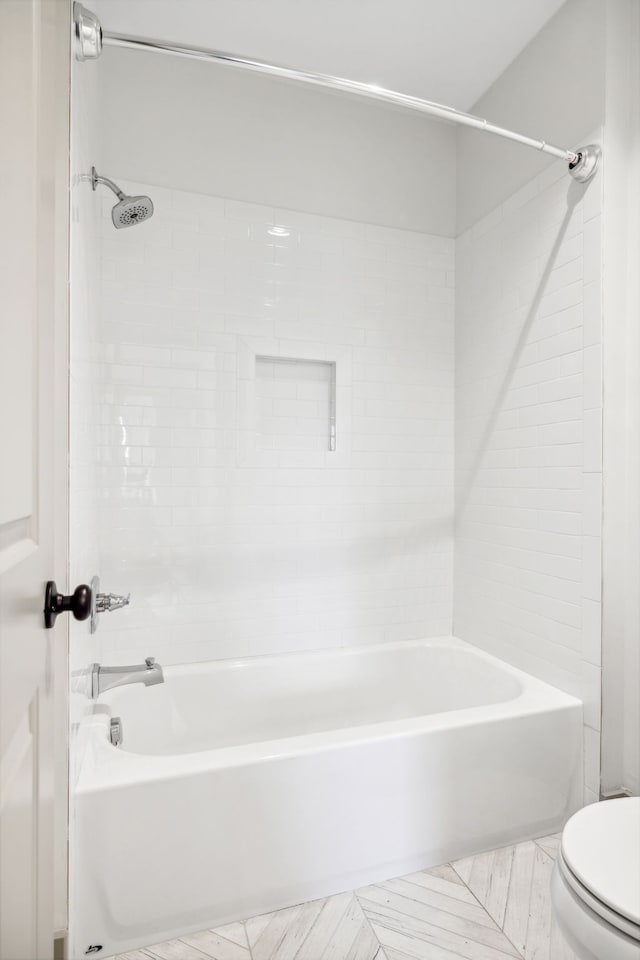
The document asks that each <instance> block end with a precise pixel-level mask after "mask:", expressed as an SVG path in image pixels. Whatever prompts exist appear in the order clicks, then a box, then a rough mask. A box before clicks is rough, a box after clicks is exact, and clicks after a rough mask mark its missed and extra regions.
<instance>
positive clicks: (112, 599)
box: [96, 593, 131, 613]
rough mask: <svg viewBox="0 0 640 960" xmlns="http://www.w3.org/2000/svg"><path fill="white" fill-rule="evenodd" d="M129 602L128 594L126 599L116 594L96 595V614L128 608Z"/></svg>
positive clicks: (129, 595) (129, 596)
mask: <svg viewBox="0 0 640 960" xmlns="http://www.w3.org/2000/svg"><path fill="white" fill-rule="evenodd" d="M130 602H131V594H130V593H128V594H127V595H126V597H125V596H123V595H121V594H118V593H97V594H96V613H111V611H112V610H120V609H121V608H122V607H128V606H129V603H130Z"/></svg>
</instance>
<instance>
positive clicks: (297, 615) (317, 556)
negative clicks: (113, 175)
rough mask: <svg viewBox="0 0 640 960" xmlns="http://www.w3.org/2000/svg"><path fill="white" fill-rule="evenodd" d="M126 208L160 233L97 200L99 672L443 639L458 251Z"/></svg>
mask: <svg viewBox="0 0 640 960" xmlns="http://www.w3.org/2000/svg"><path fill="white" fill-rule="evenodd" d="M123 188H124V189H125V190H127V191H128V192H133V193H142V192H145V193H146V192H148V193H150V194H151V195H152V198H153V201H154V204H155V215H154V217H153V219H152V220H151V221H149V222H148V223H145V224H144V225H143V226H141V227H139V228H136V229H131V230H122V231H116V230H114V228H113V226H112V224H111V220H110V215H109V212H110V206H111V202H110V201H111V198H110V197H105V198H103V199H102V203H103V208H102V239H101V245H102V254H103V256H102V297H101V300H102V317H101V321H100V325H99V326H100V335H99V338H98V342H96V343H95V344H94V347H93V349H94V354H93V363H92V365H91V369H90V370H89V373H88V375H89V376H90V377H91V379H92V380H94V381H95V382H96V383H97V384H99V388H98V389H99V393H100V395H101V396H100V401H99V403H98V404H97V405H96V406H95V408H92V410H91V411H90V415H89V416H87V417H86V421H87V422H86V424H85V429H86V431H87V434H86V442H87V445H89V446H92V447H93V449H94V453H95V459H96V461H97V463H98V467H97V475H98V476H97V479H98V491H99V497H100V502H99V504H98V511H99V532H98V536H99V550H100V575H101V577H102V584H103V587H104V588H106V589H110V590H116V591H119V592H120V591H124V592H127V591H129V590H130V591H131V593H132V603H131V607H130V608H129V609H128V610H126V611H123V612H121V613H118V615H117V616H113V617H112V618H107V617H103V618H102V623H101V627H100V634H99V636H100V639H101V647H102V650H101V656H102V659H103V662H109V661H111V662H122V663H124V662H135V661H140V660H141V658H142V657H143V656H145V655H149V654H151V655H154V656H156V657H157V658H158V660H160V661H161V662H164V663H171V662H173V663H175V662H184V661H193V660H200V659H211V658H218V657H239V656H246V655H255V654H266V653H274V652H279V651H284V650H305V649H310V648H318V647H326V646H333V645H348V644H356V643H374V642H379V641H387V640H389V641H392V640H402V639H411V638H418V637H422V636H429V635H437V634H442V633H449V632H450V630H451V611H452V578H453V532H452V526H453V359H454V358H453V349H454V337H453V324H454V275H453V269H454V241H453V240H451V239H449V238H444V237H439V236H429V235H421V234H416V233H412V232H406V231H399V230H394V229H387V228H383V227H377V226H368V225H366V224H361V223H353V222H346V221H339V220H334V219H327V218H323V217H319V216H311V215H307V214H299V213H294V212H291V211H284V210H272V209H267V208H264V207H260V206H256V205H253V204H247V203H238V202H233V201H226V200H223V199H219V198H214V197H209V196H202V195H196V194H191V193H186V192H183V191H177V190H175V191H174V190H164V189H159V188H151V187H149V186H143V185H141V184H140V185H138V184H131V183H127V182H124V184H123ZM99 202H100V198H99V197H96V203H99ZM283 358H286V359H287V360H288V361H292V360H294V361H295V360H297V361H299V362H298V363H290V362H289V363H282V362H276V361H279V360H281V359H283ZM308 361H311V362H308ZM331 376H334V377H335V409H334V412H335V451H332V450H330V449H329V439H330V425H331V410H330V404H329V402H328V400H329V398H330V395H331V389H330V383H329V381H328V380H327V377H329V379H330V377H331Z"/></svg>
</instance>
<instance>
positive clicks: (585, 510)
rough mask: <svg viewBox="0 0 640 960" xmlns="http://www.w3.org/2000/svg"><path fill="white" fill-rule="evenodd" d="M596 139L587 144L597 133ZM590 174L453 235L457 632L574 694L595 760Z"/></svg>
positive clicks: (598, 494)
mask: <svg viewBox="0 0 640 960" xmlns="http://www.w3.org/2000/svg"><path fill="white" fill-rule="evenodd" d="M600 139H601V135H600V134H596V135H592V137H590V138H587V140H586V142H593V141H594V140H595V141H596V142H599V141H600ZM601 209H602V174H598V175H597V177H596V178H595V179H594V180H593V181H592V182H591V183H590V184H589V185H588V186H586V187H585V186H583V185H580V184H576V183H574V182H573V181H571V180H570V179H569V178H567V176H566V173H565V169H564V167H563V165H561V164H558V165H554V166H553V167H552V168H550V169H549V170H548V171H546V172H545V173H543V174H542V175H540V176H538V177H537V178H536V179H535V180H533V181H532V182H531V183H530V184H528V185H527V186H526V187H525V188H523V189H522V190H520V191H519V192H518V193H516V194H515V195H514V196H513V197H511V198H510V199H509V200H508V201H507V202H505V203H503V204H501V205H500V206H499V207H498V208H497V209H496V210H494V211H493V212H492V213H491V214H489V215H488V216H487V217H485V218H483V219H482V220H481V221H480V222H479V223H477V224H476V225H475V226H474V227H472V228H471V229H470V230H467V231H466V232H465V233H463V234H462V235H461V236H460V237H459V238H458V240H457V245H456V277H457V284H456V451H455V455H456V517H457V527H456V551H455V558H456V559H455V608H454V630H455V632H456V634H457V635H458V636H461V637H462V638H464V639H465V640H469V641H471V642H472V643H474V644H477V645H478V646H480V647H482V648H484V649H485V650H488V651H489V652H491V653H494V654H496V655H497V656H500V657H502V658H504V659H505V660H508V661H509V662H511V663H513V664H515V665H516V666H518V667H521V668H522V669H524V670H527V671H528V672H530V673H533V674H535V675H537V676H539V677H541V678H542V679H544V680H547V681H549V682H550V683H553V684H555V685H556V686H559V687H561V688H562V689H564V690H566V691H568V692H570V693H574V694H576V695H578V696H579V697H581V698H582V699H583V701H584V723H585V726H584V760H585V784H586V792H585V798H586V800H595V799H596V798H597V794H598V789H599V765H600V757H599V751H600V666H601V660H600V657H601V653H600V646H601V627H600V624H601V606H600V603H601V518H602V513H601V510H602V508H601V502H602V380H601V368H602V357H601V349H602V347H601V337H602V333H601V331H602V310H601V272H602V270H601V259H602V258H601Z"/></svg>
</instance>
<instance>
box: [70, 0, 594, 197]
mask: <svg viewBox="0 0 640 960" xmlns="http://www.w3.org/2000/svg"><path fill="white" fill-rule="evenodd" d="M73 19H74V37H75V56H76V59H78V60H95V59H97V58H98V57H99V56H100V54H101V53H102V48H103V45H109V46H114V47H125V48H128V49H131V50H145V51H148V52H153V53H165V54H171V55H173V56H178V57H188V58H191V59H198V60H207V61H210V62H213V63H220V64H224V65H226V66H232V67H238V68H240V69H244V70H249V71H253V72H255V73H262V74H266V75H269V76H272V77H278V78H280V79H282V80H290V81H293V82H296V83H306V84H310V85H312V86H316V87H322V88H324V89H329V90H337V91H339V92H341V93H349V94H354V95H356V96H361V97H366V98H367V99H369V100H377V101H379V102H382V103H389V104H392V105H394V106H400V107H404V108H406V109H409V110H415V111H417V112H419V113H423V114H426V115H428V116H432V117H437V118H438V119H441V120H447V121H449V122H451V123H457V124H458V125H460V126H465V127H470V128H473V129H476V130H482V131H484V132H485V133H491V134H493V135H494V136H498V137H502V138H503V139H505V140H511V141H512V142H514V143H520V144H522V145H523V146H525V147H530V148H531V149H533V150H539V151H541V152H542V153H546V154H548V155H549V156H552V157H555V158H556V159H557V160H564V161H565V162H566V163H568V165H569V168H568V169H569V174H570V175H571V176H572V177H573V178H574V179H575V180H578V181H580V182H581V183H586V182H587V181H588V180H590V179H591V177H593V175H594V174H595V172H596V170H597V169H598V165H599V160H600V148H599V147H598V146H596V145H595V144H589V145H587V146H585V147H580V148H579V149H578V150H568V149H565V148H563V147H558V146H555V145H554V144H552V143H547V142H546V141H545V140H537V139H535V138H533V137H527V136H524V134H521V133H516V132H515V131H513V130H508V129H506V128H505V127H500V126H498V125H496V124H494V123H490V122H489V121H488V120H484V119H482V117H476V116H474V115H473V114H470V113H464V112H463V111H461V110H456V109H455V108H454V107H447V106H444V105H443V104H440V103H433V102H432V101H430V100H423V99H421V98H420V97H413V96H410V95H409V94H405V93H398V92H397V91H395V90H386V89H385V88H384V87H378V86H375V85H374V84H368V83H359V82H358V81H355V80H346V79H343V78H341V77H333V76H330V75H328V74H322V73H310V72H307V71H304V70H295V69H293V68H291V67H283V66H279V65H278V64H274V63H267V62H265V61H262V60H251V59H248V58H246V57H240V56H236V55H235V54H230V53H224V52H222V51H220V50H208V49H206V48H204V47H194V46H190V45H188V44H174V43H169V42H165V41H161V40H153V39H151V38H143V37H135V36H129V35H128V34H121V33H115V32H114V33H110V32H107V31H104V32H103V31H102V28H101V26H100V22H99V20H98V19H97V17H96V16H95V15H94V14H93V13H92V12H91V11H90V10H87V9H86V8H85V7H83V6H82V4H80V3H78V2H77V0H76V2H74V5H73Z"/></svg>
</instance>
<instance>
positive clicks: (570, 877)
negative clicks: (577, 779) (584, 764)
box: [551, 797, 640, 960]
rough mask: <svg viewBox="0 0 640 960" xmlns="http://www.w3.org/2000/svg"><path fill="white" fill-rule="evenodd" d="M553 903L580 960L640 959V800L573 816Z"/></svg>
mask: <svg viewBox="0 0 640 960" xmlns="http://www.w3.org/2000/svg"><path fill="white" fill-rule="evenodd" d="M551 899H552V902H553V907H554V911H555V914H556V918H557V920H558V924H559V926H560V929H561V930H562V933H563V934H564V936H565V938H566V940H567V942H568V944H569V946H570V947H571V949H572V950H573V951H574V952H575V954H576V955H577V956H578V957H579V960H640V797H625V798H622V799H619V800H607V801H604V802H603V803H594V804H591V805H590V806H588V807H584V809H582V810H580V811H579V812H578V813H576V814H574V816H573V817H571V819H570V820H569V822H568V823H567V825H566V826H565V828H564V831H563V833H562V844H561V848H560V852H559V854H558V859H557V861H556V866H555V869H554V872H553V877H552V881H551Z"/></svg>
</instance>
